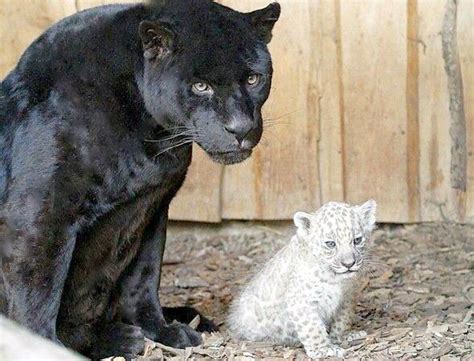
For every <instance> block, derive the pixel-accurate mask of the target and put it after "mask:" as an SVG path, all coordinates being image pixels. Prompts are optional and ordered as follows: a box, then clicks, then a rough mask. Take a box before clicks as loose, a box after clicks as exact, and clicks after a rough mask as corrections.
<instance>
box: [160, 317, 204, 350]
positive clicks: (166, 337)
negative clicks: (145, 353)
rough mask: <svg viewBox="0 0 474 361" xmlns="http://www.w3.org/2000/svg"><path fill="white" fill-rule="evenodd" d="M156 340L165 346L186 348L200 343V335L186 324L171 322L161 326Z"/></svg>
mask: <svg viewBox="0 0 474 361" xmlns="http://www.w3.org/2000/svg"><path fill="white" fill-rule="evenodd" d="M157 341H158V342H160V343H162V344H163V345H166V346H171V347H175V348H186V347H192V346H198V345H200V344H201V343H202V337H201V334H200V333H199V332H196V331H194V330H193V329H192V328H191V327H189V326H188V325H185V324H182V323H177V322H173V323H171V324H169V325H166V326H165V327H164V328H163V330H162V331H161V332H160V335H159V339H158V340H157Z"/></svg>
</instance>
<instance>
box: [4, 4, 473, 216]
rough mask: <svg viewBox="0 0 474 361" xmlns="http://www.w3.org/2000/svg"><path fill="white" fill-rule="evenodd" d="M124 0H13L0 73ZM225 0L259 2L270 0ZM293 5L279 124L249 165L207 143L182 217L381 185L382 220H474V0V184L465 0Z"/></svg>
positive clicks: (179, 207) (269, 206)
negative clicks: (458, 123)
mask: <svg viewBox="0 0 474 361" xmlns="http://www.w3.org/2000/svg"><path fill="white" fill-rule="evenodd" d="M117 2H120V1H117V0H46V1H45V0H15V1H11V0H0V46H1V47H2V52H0V77H3V76H5V75H6V74H7V73H8V71H10V70H11V69H12V68H13V67H14V66H15V64H16V62H17V61H18V59H19V57H20V55H21V53H22V52H23V51H24V49H25V48H26V47H27V46H28V45H29V44H30V43H31V42H32V41H33V40H34V39H35V38H36V37H37V36H39V35H40V34H41V33H42V32H43V31H44V30H45V29H46V28H48V27H49V26H50V25H52V24H53V23H54V22H56V21H57V20H59V19H61V18H63V17H65V16H68V15H71V14H73V13H74V12H76V11H78V10H82V9H86V8H89V7H92V6H97V5H104V4H111V3H117ZM127 2H139V0H132V1H127ZM219 2H221V3H223V4H225V5H228V6H231V7H233V8H236V9H238V10H242V11H252V10H255V9H257V8H263V7H264V6H266V5H268V4H269V3H270V2H271V1H270V0H219ZM280 3H281V5H282V16H281V20H280V21H279V22H278V23H277V25H276V28H275V32H274V35H275V36H274V39H273V41H272V43H271V44H270V49H271V52H272V54H273V59H274V68H275V78H274V83H273V89H272V94H271V96H270V99H269V101H268V102H267V104H266V105H265V107H264V117H265V118H266V119H271V120H273V119H275V121H274V124H272V125H271V126H270V125H269V126H267V127H266V129H265V131H264V138H263V140H262V142H261V144H260V145H259V146H258V147H257V149H256V151H255V152H254V155H253V157H252V158H251V159H249V160H247V161H246V162H244V163H243V164H240V165H235V166H229V167H222V166H221V165H218V164H215V163H212V162H211V161H210V160H209V158H208V157H207V156H206V155H205V154H204V152H202V151H201V150H200V149H199V148H197V147H195V152H194V157H193V158H194V160H193V163H192V166H191V168H190V170H189V173H188V176H187V179H186V182H185V185H184V187H183V188H182V189H181V190H180V192H179V194H178V196H177V197H176V199H175V200H173V203H172V206H171V210H170V218H172V219H177V220H191V221H204V222H218V221H220V220H221V219H275V220H278V219H289V218H291V217H292V215H293V213H294V212H295V211H296V210H300V209H304V210H313V209H315V208H317V207H318V206H319V205H320V204H321V203H323V202H326V201H329V200H347V201H349V202H361V201H363V200H365V199H367V198H370V197H373V198H375V199H376V200H377V202H378V204H379V220H380V221H386V222H417V221H440V220H441V221H442V220H446V221H455V222H467V223H474V66H473V65H474V64H473V63H474V32H473V31H472V29H473V28H474V3H473V2H472V1H471V0H458V1H457V2H456V3H455V4H457V9H456V10H457V12H456V14H457V24H456V28H457V34H456V37H455V38H453V39H454V40H456V41H457V51H458V58H459V59H458V61H459V64H460V70H461V71H460V75H461V81H462V90H463V96H464V101H463V104H462V105H463V109H464V122H465V125H464V127H465V135H466V146H465V147H466V150H465V152H466V153H467V154H465V161H462V160H463V159H464V158H463V156H464V155H463V154H458V156H459V157H458V158H457V160H456V159H455V160H454V163H456V164H461V163H462V162H465V167H466V168H465V179H464V180H465V190H464V189H463V187H458V186H456V187H453V182H452V179H453V172H452V164H453V156H452V154H453V153H452V149H453V145H455V144H454V143H455V141H456V139H457V138H459V137H456V136H455V135H454V136H453V135H452V134H451V133H450V126H451V123H452V113H451V112H450V108H449V107H450V92H449V89H448V87H449V82H448V75H447V72H446V70H445V65H446V62H445V60H444V59H443V52H442V41H441V35H440V34H441V31H442V29H443V19H444V16H445V14H446V5H447V3H453V2H452V0H446V1H431V0H401V1H391V2H384V1H376V0H371V1H356V0H348V1H346V0H331V1H329V0H298V1H294V0H281V1H280ZM453 142H454V143H453ZM460 160H461V161H462V162H461V163H460ZM458 169H459V168H458ZM460 174H461V173H460ZM457 178H458V179H459V177H457ZM459 184H461V185H462V183H459ZM459 184H458V185H459Z"/></svg>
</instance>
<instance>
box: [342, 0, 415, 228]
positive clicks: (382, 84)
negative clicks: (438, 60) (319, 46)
mask: <svg viewBox="0 0 474 361" xmlns="http://www.w3.org/2000/svg"><path fill="white" fill-rule="evenodd" d="M406 15H407V14H406V3H405V2H402V1H398V2H391V3H390V6H387V3H386V2H383V1H370V2H362V1H341V34H342V56H343V83H344V113H345V115H344V118H345V121H344V123H345V152H346V155H345V161H346V165H345V169H346V173H345V175H346V185H347V189H346V195H347V200H348V201H350V202H362V201H364V200H366V199H367V198H374V199H375V200H376V201H377V202H378V205H379V207H378V210H377V218H378V220H379V221H382V222H384V221H392V222H406V221H408V220H409V219H408V202H407V197H408V190H407V182H406V179H407V162H406V159H407V155H406V152H407V137H406V135H407V118H406V117H407V111H406V95H405V77H406V72H407V56H406V38H407V36H406V30H407V16H406Z"/></svg>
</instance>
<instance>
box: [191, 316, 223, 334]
mask: <svg viewBox="0 0 474 361" xmlns="http://www.w3.org/2000/svg"><path fill="white" fill-rule="evenodd" d="M196 331H198V332H217V331H219V327H217V325H216V324H215V323H214V322H212V321H211V320H210V319H208V318H206V317H203V316H201V321H200V322H199V325H198V327H197V328H196Z"/></svg>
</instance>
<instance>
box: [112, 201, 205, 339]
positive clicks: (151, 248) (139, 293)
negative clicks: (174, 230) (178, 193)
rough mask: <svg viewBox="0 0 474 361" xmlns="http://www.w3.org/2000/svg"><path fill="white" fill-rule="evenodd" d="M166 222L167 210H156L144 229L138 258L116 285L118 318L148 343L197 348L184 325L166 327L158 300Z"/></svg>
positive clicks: (194, 336) (194, 337)
mask: <svg viewBox="0 0 474 361" xmlns="http://www.w3.org/2000/svg"><path fill="white" fill-rule="evenodd" d="M167 220H168V207H164V208H161V209H158V210H157V211H156V213H155V215H154V216H153V218H152V220H151V222H150V223H149V224H148V225H147V227H146V228H145V231H144V234H143V237H142V241H141V245H140V249H139V251H138V254H137V256H136V258H135V260H134V262H133V264H132V266H131V267H130V269H129V270H128V272H127V274H126V275H125V277H124V278H123V280H122V282H121V285H120V295H119V314H120V316H121V319H122V320H124V322H126V323H129V324H133V325H136V326H139V327H141V328H142V329H143V333H144V335H145V336H146V337H148V338H150V339H152V340H155V341H158V342H160V343H163V344H165V345H168V346H172V347H177V348H185V347H188V346H197V345H199V344H200V343H201V342H202V339H201V335H200V334H199V333H198V332H196V331H194V330H193V329H192V328H190V327H189V326H188V325H184V324H181V323H172V324H167V323H166V320H165V317H164V315H163V310H162V308H161V304H160V300H159V298H158V288H159V284H160V275H161V264H162V260H163V252H164V249H165V243H166V224H167Z"/></svg>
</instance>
